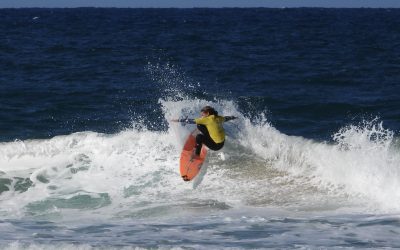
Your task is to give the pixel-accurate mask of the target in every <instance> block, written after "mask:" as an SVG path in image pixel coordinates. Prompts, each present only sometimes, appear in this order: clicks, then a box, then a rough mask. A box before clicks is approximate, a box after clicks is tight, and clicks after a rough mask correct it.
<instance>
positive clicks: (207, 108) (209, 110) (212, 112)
mask: <svg viewBox="0 0 400 250" xmlns="http://www.w3.org/2000/svg"><path fill="white" fill-rule="evenodd" d="M201 112H207V113H208V114H210V115H218V112H217V111H216V110H215V109H214V108H213V107H211V106H205V107H203V108H202V109H201Z"/></svg>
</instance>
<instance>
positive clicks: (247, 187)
mask: <svg viewBox="0 0 400 250" xmlns="http://www.w3.org/2000/svg"><path fill="white" fill-rule="evenodd" d="M159 102H160V105H161V107H162V110H163V114H164V119H165V120H166V121H167V122H168V121H169V120H170V119H172V118H176V117H180V116H190V117H194V116H196V115H197V113H198V110H200V108H201V107H202V106H204V105H206V104H211V105H213V106H215V107H216V109H217V110H219V112H220V113H221V114H223V115H235V116H238V117H239V119H237V120H236V121H234V122H228V123H226V124H225V128H226V131H227V135H228V136H227V139H226V146H225V147H224V148H223V149H222V150H221V151H219V152H211V153H210V154H209V155H208V158H207V161H206V163H205V167H204V168H203V173H202V174H201V176H200V177H199V178H201V179H200V180H195V181H193V182H191V183H187V182H184V181H182V179H181V178H180V175H179V170H178V162H179V155H180V150H181V149H182V145H183V141H184V139H185V137H186V136H187V134H188V133H189V132H190V131H191V130H192V129H193V128H194V127H193V126H191V125H187V126H182V125H179V124H176V123H170V122H168V124H169V126H168V129H167V130H165V131H155V130H152V129H151V128H146V127H145V126H144V125H143V124H140V123H136V122H135V123H133V124H132V126H131V127H130V128H127V129H125V130H124V131H121V132H119V133H116V134H102V133H95V132H90V131H85V132H78V133H73V134H69V135H60V136H55V137H53V138H50V139H40V140H36V139H33V140H25V141H19V140H17V141H13V142H3V143H1V144H0V166H1V169H0V171H1V172H0V192H1V194H0V202H1V206H0V220H1V221H0V232H1V234H0V235H1V236H0V243H1V247H2V248H5V249H25V248H31V247H37V248H39V249H46V248H47V249H51V248H53V247H55V246H57V247H58V248H64V249H70V248H75V247H76V246H79V247H82V249H92V248H105V249H108V248H116V249H119V248H131V247H132V246H133V248H135V247H143V248H148V247H158V248H165V249H170V248H174V247H175V248H176V247H178V248H179V247H194V248H196V249H197V248H201V249H202V248H204V249H206V248H207V244H209V245H210V246H214V247H218V248H227V247H228V248H229V247H238V248H264V247H268V246H270V247H278V248H279V247H285V246H286V247H288V246H290V247H306V248H308V247H319V246H324V247H327V248H329V247H334V246H338V245H341V246H343V247H346V246H353V247H354V244H355V243H357V242H358V243H360V246H364V247H365V246H372V247H377V246H387V247H397V246H400V240H398V238H397V240H396V239H394V238H393V234H395V233H398V229H397V226H398V225H399V223H400V220H399V213H400V200H399V196H400V192H399V191H400V179H399V177H400V176H399V174H400V173H399V163H400V154H399V151H398V142H397V139H396V137H395V134H394V133H393V132H392V131H390V130H387V129H385V128H384V126H383V125H382V122H380V121H379V119H374V120H372V121H365V122H364V123H362V124H357V125H349V126H346V127H343V128H342V129H340V130H339V131H338V132H337V133H335V134H334V135H332V141H331V142H324V141H315V140H311V139H307V138H303V137H300V136H289V135H285V134H283V133H281V132H279V131H278V130H277V129H276V128H274V127H273V126H272V125H271V124H270V123H269V122H268V116H267V115H265V114H260V115H259V116H258V118H257V119H250V118H248V117H246V114H243V113H241V112H240V110H239V109H238V108H237V106H236V104H235V103H234V102H232V101H225V100H217V101H214V102H211V103H210V102H209V101H206V100H202V99H182V100H162V99H160V101H159ZM21 229H23V230H21ZM378 232H379V233H378ZM32 236H33V237H34V238H35V239H36V240H35V241H34V242H32V241H31V240H29V239H30V238H31V237H32ZM99 237H100V238H99ZM99 239H100V241H99ZM116 239H118V240H117V241H115V240H116ZM146 239H147V240H146ZM232 239H236V240H233V241H232ZM267 239H268V240H267ZM389 239H390V240H389ZM107 242H112V243H107ZM117 242H118V243H117ZM205 242H208V243H207V244H205ZM352 244H353V245H352ZM356 246H357V244H356Z"/></svg>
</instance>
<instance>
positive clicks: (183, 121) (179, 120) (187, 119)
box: [171, 118, 196, 124]
mask: <svg viewBox="0 0 400 250" xmlns="http://www.w3.org/2000/svg"><path fill="white" fill-rule="evenodd" d="M171 122H181V123H189V124H196V122H195V121H194V119H189V118H182V119H172V120H171Z"/></svg>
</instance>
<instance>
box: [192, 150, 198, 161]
mask: <svg viewBox="0 0 400 250" xmlns="http://www.w3.org/2000/svg"><path fill="white" fill-rule="evenodd" d="M196 159H200V155H198V154H196V150H193V152H192V155H191V156H190V160H191V161H193V160H196Z"/></svg>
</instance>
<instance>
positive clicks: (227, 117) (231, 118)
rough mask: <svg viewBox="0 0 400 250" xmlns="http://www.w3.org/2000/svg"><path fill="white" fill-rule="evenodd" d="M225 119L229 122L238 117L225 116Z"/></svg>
mask: <svg viewBox="0 0 400 250" xmlns="http://www.w3.org/2000/svg"><path fill="white" fill-rule="evenodd" d="M224 118H225V121H226V122H228V121H230V120H235V119H236V118H237V117H236V116H224Z"/></svg>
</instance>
